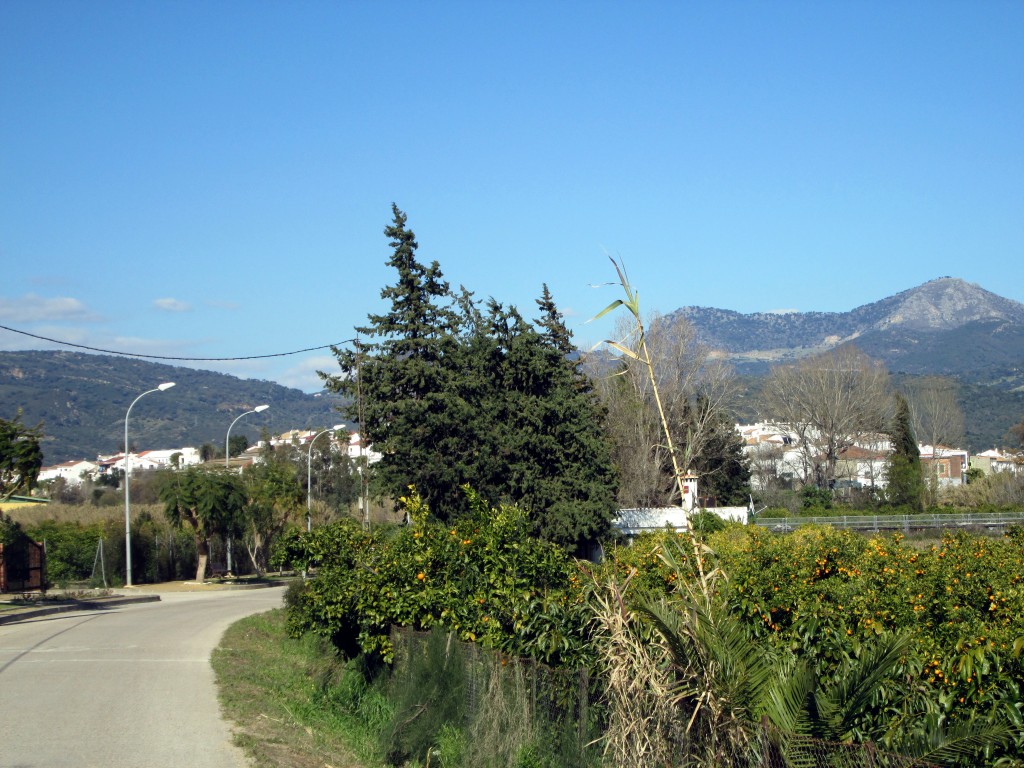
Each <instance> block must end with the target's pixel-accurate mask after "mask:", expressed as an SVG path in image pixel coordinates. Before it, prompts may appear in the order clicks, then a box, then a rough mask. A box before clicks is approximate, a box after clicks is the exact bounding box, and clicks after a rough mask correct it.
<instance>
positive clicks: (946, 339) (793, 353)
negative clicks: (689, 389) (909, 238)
mask: <svg viewBox="0 0 1024 768" xmlns="http://www.w3.org/2000/svg"><path fill="white" fill-rule="evenodd" d="M666 319H667V320H668V321H670V322H671V321H674V320H677V319H685V320H687V321H689V322H690V324H691V325H692V326H693V328H694V330H695V331H696V334H697V338H698V339H700V340H701V341H702V342H704V343H705V344H707V345H708V346H710V347H711V348H712V349H715V350H718V351H719V352H720V353H721V354H722V356H723V357H725V358H726V359H729V360H731V361H732V362H733V363H734V364H735V365H736V367H737V369H738V370H740V371H743V372H747V373H763V372H764V371H765V370H767V368H768V367H769V366H770V365H771V364H772V363H776V362H781V361H786V360H795V359H798V358H800V357H804V356H807V355H811V354H815V353H817V352H823V351H826V350H829V349H832V348H835V347H837V346H839V345H841V344H855V345H856V346H857V347H859V348H860V349H862V350H863V351H864V352H866V353H867V354H869V355H871V356H872V357H874V358H876V359H879V360H882V361H883V362H884V363H885V364H886V365H887V367H888V368H889V370H891V371H894V372H896V371H900V372H906V373H932V374H945V375H958V376H963V377H966V378H965V380H969V381H985V380H989V381H991V380H995V379H1005V377H1006V376H1007V375H1009V376H1010V377H1011V379H1013V380H1014V381H1015V382H1016V383H1015V384H1014V386H1021V385H1024V375H1022V374H1021V371H1020V369H1021V368H1024V304H1020V303H1018V302H1016V301H1011V300H1010V299H1006V298H1003V297H1001V296H997V295H996V294H994V293H992V292H990V291H986V290H985V289H984V288H981V287H980V286H977V285H974V284H973V283H968V282H965V281H964V280H960V279H958V278H953V277H942V278H938V279H937V280H931V281H929V282H927V283H924V284H923V285H920V286H918V287H916V288H911V289H910V290H907V291H903V292H902V293H898V294H896V295H895V296H890V297H889V298H886V299H881V300H880V301H876V302H874V303H872V304H866V305H864V306H861V307H857V308H856V309H853V310H851V311H849V312H787V313H770V312H755V313H752V314H742V313H739V312H732V311H729V310H724V309H714V308H709V307H683V308H681V309H678V310H676V311H675V312H672V313H671V314H669V315H668V316H667V317H666ZM1015 369H1016V372H1015ZM1011 388H1012V387H1011Z"/></svg>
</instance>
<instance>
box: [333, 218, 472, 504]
mask: <svg viewBox="0 0 1024 768" xmlns="http://www.w3.org/2000/svg"><path fill="white" fill-rule="evenodd" d="M391 209H392V213H393V215H394V220H393V222H392V224H391V225H390V226H388V227H387V228H385V230H384V234H385V235H387V236H388V238H390V245H391V248H392V255H391V258H390V259H389V260H388V262H387V264H388V266H390V267H392V268H394V269H395V271H396V272H397V280H396V282H395V284H394V285H391V286H388V287H386V288H384V289H383V290H382V291H381V298H382V299H385V300H386V301H389V302H390V308H389V309H388V311H387V312H385V313H383V314H380V315H370V316H369V318H368V320H369V322H368V323H367V325H366V326H364V327H361V328H357V329H356V330H357V331H358V332H359V334H360V335H361V336H365V337H366V339H367V340H366V342H365V343H361V344H359V345H357V347H356V348H355V349H351V350H348V349H339V348H335V349H334V350H333V352H334V354H335V357H337V359H338V364H339V366H340V368H341V372H340V373H339V374H336V375H328V374H324V373H321V376H322V377H323V378H324V380H325V381H326V383H327V386H328V387H329V388H330V389H332V390H334V391H336V392H340V393H342V394H345V395H347V396H348V397H349V398H351V406H350V407H349V408H348V409H347V415H348V416H349V417H350V418H353V419H355V420H357V421H359V422H360V431H361V432H362V434H363V435H365V437H366V438H367V439H368V440H369V441H370V442H372V443H373V445H374V447H375V449H376V450H378V451H380V452H381V453H382V454H383V458H382V459H381V461H380V462H379V463H378V464H377V465H376V466H375V468H374V482H375V486H376V487H375V490H376V491H377V492H379V493H383V494H385V495H389V496H391V497H392V498H395V499H397V498H398V497H399V496H402V495H404V494H405V493H407V491H408V487H409V486H410V485H415V486H416V488H417V489H418V490H419V491H420V493H421V494H422V495H423V497H424V498H425V499H426V500H427V502H428V503H430V504H431V505H432V507H433V508H435V509H439V510H442V509H445V508H446V507H447V506H448V505H450V504H451V503H452V502H453V501H456V503H457V498H458V497H461V492H459V490H458V487H459V485H460V484H461V483H462V482H465V478H464V477H461V476H460V475H459V462H458V460H457V458H456V455H457V454H458V452H459V449H460V448H461V446H462V440H461V437H462V436H461V435H460V434H459V433H458V432H459V430H458V426H459V425H460V424H462V423H464V422H465V420H466V418H467V417H468V416H469V415H470V413H469V410H468V408H467V407H466V404H465V403H462V402H459V401H458V399H457V397H455V396H453V389H454V388H453V386H452V379H453V377H454V376H456V375H457V373H458V367H459V358H460V355H459V352H460V350H459V340H458V332H459V324H458V314H457V313H456V312H455V311H454V310H453V308H452V304H453V297H452V295H451V292H450V291H449V288H448V283H447V282H446V281H445V280H444V275H443V274H442V272H441V269H440V266H439V265H438V263H437V262H436V261H435V262H433V263H432V264H430V265H429V266H425V265H423V264H421V263H420V262H419V261H418V260H417V258H416V250H417V248H418V244H417V242H416V238H415V235H414V234H413V232H412V230H410V229H408V227H406V220H407V217H406V215H405V213H403V212H402V211H400V210H399V209H398V206H396V205H392V208H391ZM360 416H361V418H360Z"/></svg>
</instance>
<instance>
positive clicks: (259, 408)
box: [224, 405, 270, 575]
mask: <svg viewBox="0 0 1024 768" xmlns="http://www.w3.org/2000/svg"><path fill="white" fill-rule="evenodd" d="M269 407H270V406H269V405H257V406H256V407H255V408H253V409H252V410H251V411H246V412H245V413H243V414H241V415H240V416H239V417H238V419H240V418H242V416H248V415H249V414H250V413H263V411H265V410H267V408H269ZM238 419H235V420H234V421H232V422H231V424H230V425H229V426H228V434H227V436H225V438H224V469H229V468H230V466H231V449H230V447H229V446H230V445H231V427H233V426H235V424H237V423H238ZM232 541H233V539H232V537H231V536H230V535H229V536H228V575H231V544H232Z"/></svg>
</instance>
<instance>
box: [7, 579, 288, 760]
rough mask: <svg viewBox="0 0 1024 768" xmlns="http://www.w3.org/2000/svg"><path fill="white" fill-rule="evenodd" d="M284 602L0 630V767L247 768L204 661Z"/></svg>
mask: <svg viewBox="0 0 1024 768" xmlns="http://www.w3.org/2000/svg"><path fill="white" fill-rule="evenodd" d="M282 593H283V589H282V588H280V587H278V588H271V589H255V590H245V591H224V592H209V593H198V594H197V593H177V594H174V593H172V594H165V595H162V596H161V601H160V602H158V603H142V604H137V605H128V606H123V607H119V608H112V609H108V610H103V611H81V612H75V613H70V614H56V615H52V616H46V617H43V618H37V619H33V620H29V621H26V622H23V623H19V624H5V625H0V768H30V767H31V768H62V767H63V766H74V767H75V768H92V767H93V766H95V767H96V768H100V767H101V766H102V768H149V767H150V766H152V768H179V767H180V768H206V767H207V766H209V768H235V767H236V766H245V765H246V764H247V763H246V761H245V759H244V758H243V756H242V753H241V751H240V750H239V749H238V748H237V747H235V746H234V745H232V743H231V730H230V728H229V726H228V725H227V723H225V722H224V721H223V720H222V719H221V716H220V708H219V705H218V703H217V694H216V689H215V685H214V678H213V669H212V668H211V666H210V652H211V651H212V650H213V649H214V647H216V645H217V643H218V642H219V641H220V638H221V636H222V635H223V633H224V630H225V629H227V627H228V626H229V625H230V624H231V623H233V622H234V621H237V620H238V619H240V618H242V617H244V616H248V615H250V614H253V613H259V612H261V611H265V610H268V609H270V608H274V607H277V606H280V605H281V598H282Z"/></svg>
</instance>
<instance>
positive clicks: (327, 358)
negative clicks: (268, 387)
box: [274, 355, 338, 392]
mask: <svg viewBox="0 0 1024 768" xmlns="http://www.w3.org/2000/svg"><path fill="white" fill-rule="evenodd" d="M317 371H324V372H325V373H337V372H338V361H337V360H336V359H335V358H334V356H333V355H315V356H313V357H307V358H304V359H303V360H302V361H300V362H299V363H297V364H296V365H293V366H292V367H291V368H288V369H286V370H284V371H283V372H282V373H281V374H280V375H278V376H275V377H274V380H275V381H277V382H278V383H279V384H283V385H284V386H286V387H295V388H296V389H301V390H302V391H303V392H319V391H320V390H321V389H323V388H324V382H323V380H321V378H320V377H319V376H318V375H317Z"/></svg>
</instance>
